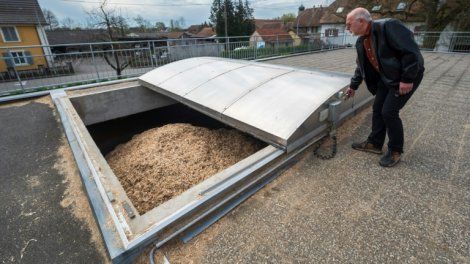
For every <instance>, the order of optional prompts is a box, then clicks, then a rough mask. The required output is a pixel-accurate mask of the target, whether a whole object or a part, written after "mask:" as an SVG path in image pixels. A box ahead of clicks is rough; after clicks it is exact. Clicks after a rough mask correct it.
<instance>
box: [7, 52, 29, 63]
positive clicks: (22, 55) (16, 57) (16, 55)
mask: <svg viewBox="0 0 470 264" xmlns="http://www.w3.org/2000/svg"><path fill="white" fill-rule="evenodd" d="M10 54H11V57H12V58H13V62H14V63H15V66H22V65H29V63H28V58H27V57H26V52H24V51H11V52H10Z"/></svg>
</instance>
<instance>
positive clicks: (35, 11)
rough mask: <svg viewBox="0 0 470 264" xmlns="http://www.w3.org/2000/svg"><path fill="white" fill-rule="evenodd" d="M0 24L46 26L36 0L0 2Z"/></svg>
mask: <svg viewBox="0 0 470 264" xmlns="http://www.w3.org/2000/svg"><path fill="white" fill-rule="evenodd" d="M0 24H9V25H21V24H23V25H24V24H28V25H31V24H32V25H39V24H41V25H47V22H46V19H45V18H44V15H43V13H42V11H41V7H40V6H39V3H38V1H37V0H1V1H0Z"/></svg>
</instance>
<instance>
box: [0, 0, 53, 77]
mask: <svg viewBox="0 0 470 264" xmlns="http://www.w3.org/2000/svg"><path fill="white" fill-rule="evenodd" d="M45 25H47V23H46V20H45V19H44V15H43V13H42V11H41V8H40V6H39V4H38V1H37V0H9V1H0V35H1V37H0V52H1V53H0V55H1V59H0V75H1V76H2V77H3V78H4V80H5V79H11V78H16V77H15V76H16V74H17V73H19V72H22V71H31V70H43V69H45V68H47V67H49V65H50V64H51V62H52V55H51V51H50V49H49V47H48V45H49V43H48V41H47V37H46V33H45V30H44V26H45ZM34 45H35V46H36V47H24V46H34Z"/></svg>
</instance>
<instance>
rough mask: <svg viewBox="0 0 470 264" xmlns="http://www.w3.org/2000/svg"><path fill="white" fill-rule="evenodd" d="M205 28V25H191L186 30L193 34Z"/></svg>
mask: <svg viewBox="0 0 470 264" xmlns="http://www.w3.org/2000/svg"><path fill="white" fill-rule="evenodd" d="M203 28H204V26H203V25H191V26H189V27H188V29H186V32H188V33H191V34H198V33H199V32H200V31H201V30H202V29H203Z"/></svg>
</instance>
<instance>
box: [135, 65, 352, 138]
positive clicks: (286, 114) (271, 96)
mask: <svg viewBox="0 0 470 264" xmlns="http://www.w3.org/2000/svg"><path fill="white" fill-rule="evenodd" d="M139 80H140V83H141V84H142V85H143V86H146V87H148V88H150V89H153V90H155V91H157V92H159V93H162V94H165V95H167V96H169V97H171V98H173V99H175V100H177V101H180V102H182V103H184V104H186V105H188V106H190V107H192V108H194V109H196V110H198V111H201V112H203V113H206V114H208V115H210V116H212V117H214V118H216V119H218V120H220V121H222V122H224V123H227V124H229V125H231V126H234V127H236V128H238V129H241V130H243V131H245V132H247V133H250V134H252V135H254V136H256V137H258V138H260V139H262V140H264V141H266V142H270V143H274V144H277V145H280V146H282V147H286V146H287V145H288V144H289V143H292V142H294V141H295V140H296V139H298V138H300V137H301V136H302V135H303V134H305V133H308V132H310V130H311V129H313V128H314V127H317V126H318V121H317V120H316V119H315V118H314V113H315V112H316V111H317V110H318V109H319V108H320V107H321V106H322V105H324V103H325V102H327V101H328V100H329V99H330V98H331V97H332V96H333V95H334V94H335V93H337V92H338V91H340V90H341V89H343V88H344V87H346V86H347V85H348V84H349V77H348V76H347V75H345V74H341V73H330V72H322V71H306V70H301V69H296V68H292V67H285V66H278V65H271V64H266V63H259V62H249V61H240V60H231V59H224V58H210V57H201V58H191V59H186V60H181V61H177V62H173V63H170V64H168V65H165V66H162V67H160V68H157V69H155V70H153V71H150V72H148V73H146V74H144V75H142V76H141V77H140V78H139Z"/></svg>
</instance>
